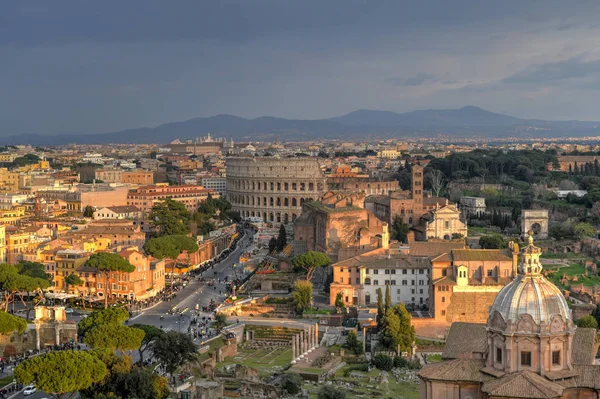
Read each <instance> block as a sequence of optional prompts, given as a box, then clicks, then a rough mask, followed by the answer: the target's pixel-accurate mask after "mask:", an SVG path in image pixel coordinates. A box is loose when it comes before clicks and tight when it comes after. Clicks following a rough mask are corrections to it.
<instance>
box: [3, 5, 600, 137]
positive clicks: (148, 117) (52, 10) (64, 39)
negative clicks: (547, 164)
mask: <svg viewBox="0 0 600 399" xmlns="http://www.w3.org/2000/svg"><path fill="white" fill-rule="evenodd" d="M599 11H600V2H597V1H595V0H582V1H578V2H577V7H574V6H573V4H572V2H567V1H564V0H529V1H522V0H506V1H502V2H500V1H481V0H453V1H447V0H421V1H418V2H417V1H400V0H399V1H383V0H382V1H379V0H361V1H359V0H302V1H291V0H290V1H288V0H239V1H230V0H211V1H203V0H177V1H158V0H138V1H134V0H128V1H122V0H119V1H116V0H102V1H98V0H71V1H66V0H65V1H62V0H53V1H46V0H38V1H35V0H28V1H12V2H10V1H5V2H0V60H2V61H1V62H0V87H1V88H2V96H0V135H4V134H15V133H31V132H42V133H53V132H71V133H78V132H98V131H111V130H119V129H123V128H129V127H139V126H151V125H156V124H159V123H163V122H169V121H176V120H183V119H188V118H192V117H197V116H208V115H213V114H218V113H231V114H238V115H241V116H250V117H256V116H261V115H276V116H283V117H296V118H321V117H329V116H334V115H339V114H342V113H346V112H349V111H352V110H355V109H359V108H367V109H392V110H396V111H408V110H412V109H415V108H432V107H448V108H454V107H461V106H463V105H465V104H475V105H481V106H485V107H489V108H492V110H494V111H498V112H512V111H513V110H517V111H519V113H520V115H519V116H527V117H538V118H543V117H546V116H548V115H550V116H555V115H556V108H555V107H554V108H551V107H549V106H550V105H551V101H553V100H552V98H550V97H549V98H543V97H538V98H536V102H535V105H533V104H531V102H530V101H524V104H523V105H521V104H519V101H518V99H523V98H529V97H527V96H531V93H529V92H528V90H531V89H530V86H531V85H535V84H536V83H541V82H544V83H549V82H551V81H561V82H564V81H569V78H571V77H582V76H587V75H591V74H593V73H594V71H595V70H596V69H597V68H598V65H597V62H596V61H594V59H600V54H597V52H599V50H598V48H600V46H598V43H597V42H596V41H595V39H594V38H595V37H598V34H599V33H600V32H598V31H600V27H598V26H594V25H595V24H596V16H597V15H599V14H598V12H599ZM565 48H569V49H570V50H569V51H566V52H565V50H564V49H565ZM584 53H586V54H587V55H586V57H585V59H583V58H574V56H575V55H576V54H584ZM565 60H567V61H565ZM425 71H426V72H425ZM580 84H581V82H578V85H575V86H573V87H570V88H569V89H570V90H571V91H569V92H568V93H567V92H565V93H567V94H565V95H567V96H571V97H570V98H572V103H573V104H579V102H581V103H582V104H583V105H582V107H581V108H580V109H581V111H580V112H579V113H577V112H576V113H572V112H573V109H574V110H576V111H577V110H578V108H575V107H573V108H571V109H569V111H568V112H569V115H565V116H568V117H571V118H577V117H588V118H589V116H588V115H593V114H595V110H594V109H592V108H591V105H589V104H594V103H597V102H598V101H600V95H598V94H594V93H592V91H591V90H587V92H586V93H587V94H586V96H587V97H586V96H579V93H578V92H577V90H580V89H581V86H579V85H580ZM498 88H500V90H502V92H503V93H504V94H503V95H498V93H497V91H498V90H499V89H498ZM581 90H582V89H581ZM590 96H597V97H598V98H596V97H590ZM554 98H555V97H554ZM535 107H538V108H535ZM544 107H549V108H548V109H549V110H550V109H551V111H544V109H545V108H544ZM586 107H587V108H586Z"/></svg>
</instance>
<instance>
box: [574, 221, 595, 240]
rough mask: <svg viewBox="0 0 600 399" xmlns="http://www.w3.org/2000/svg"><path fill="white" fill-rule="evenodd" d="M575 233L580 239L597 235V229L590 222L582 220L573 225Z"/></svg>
mask: <svg viewBox="0 0 600 399" xmlns="http://www.w3.org/2000/svg"><path fill="white" fill-rule="evenodd" d="M573 234H575V236H576V237H577V238H578V239H582V238H585V237H593V236H595V235H596V229H595V228H594V226H592V225H591V224H589V223H585V222H580V223H577V224H575V225H574V226H573Z"/></svg>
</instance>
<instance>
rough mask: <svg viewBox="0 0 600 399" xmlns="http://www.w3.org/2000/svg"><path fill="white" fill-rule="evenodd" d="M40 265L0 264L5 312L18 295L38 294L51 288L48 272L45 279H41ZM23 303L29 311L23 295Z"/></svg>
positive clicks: (0, 281) (44, 274)
mask: <svg viewBox="0 0 600 399" xmlns="http://www.w3.org/2000/svg"><path fill="white" fill-rule="evenodd" d="M39 265H40V264H39V263H34V262H24V263H20V264H17V265H9V264H7V263H3V264H0V289H2V291H4V305H3V307H4V310H5V311H6V310H8V305H9V303H11V302H13V301H14V299H15V295H17V294H18V293H22V294H25V293H27V292H36V291H40V292H41V290H44V289H46V288H48V287H49V286H50V281H49V280H48V276H47V274H46V272H45V271H44V272H43V277H39V276H41V275H42V274H40V270H39ZM42 266H43V265H42ZM21 302H23V305H25V308H26V309H29V307H28V306H27V304H26V303H25V300H24V298H23V295H21Z"/></svg>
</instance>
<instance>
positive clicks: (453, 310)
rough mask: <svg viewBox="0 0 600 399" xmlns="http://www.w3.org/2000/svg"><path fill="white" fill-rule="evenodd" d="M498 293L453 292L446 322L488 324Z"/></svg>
mask: <svg viewBox="0 0 600 399" xmlns="http://www.w3.org/2000/svg"><path fill="white" fill-rule="evenodd" d="M497 294H498V293H497V292H453V293H452V296H451V297H450V305H449V306H448V309H447V311H446V322H447V324H448V325H450V324H451V323H454V322H457V321H462V322H467V323H486V322H487V319H488V316H489V314H490V313H489V308H490V307H491V306H492V304H493V303H494V299H496V295H497Z"/></svg>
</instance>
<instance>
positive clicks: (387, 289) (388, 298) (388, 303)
mask: <svg viewBox="0 0 600 399" xmlns="http://www.w3.org/2000/svg"><path fill="white" fill-rule="evenodd" d="M391 307H392V295H391V294H390V285H389V284H386V285H385V311H386V312H387V310H388V309H389V308H391Z"/></svg>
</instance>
